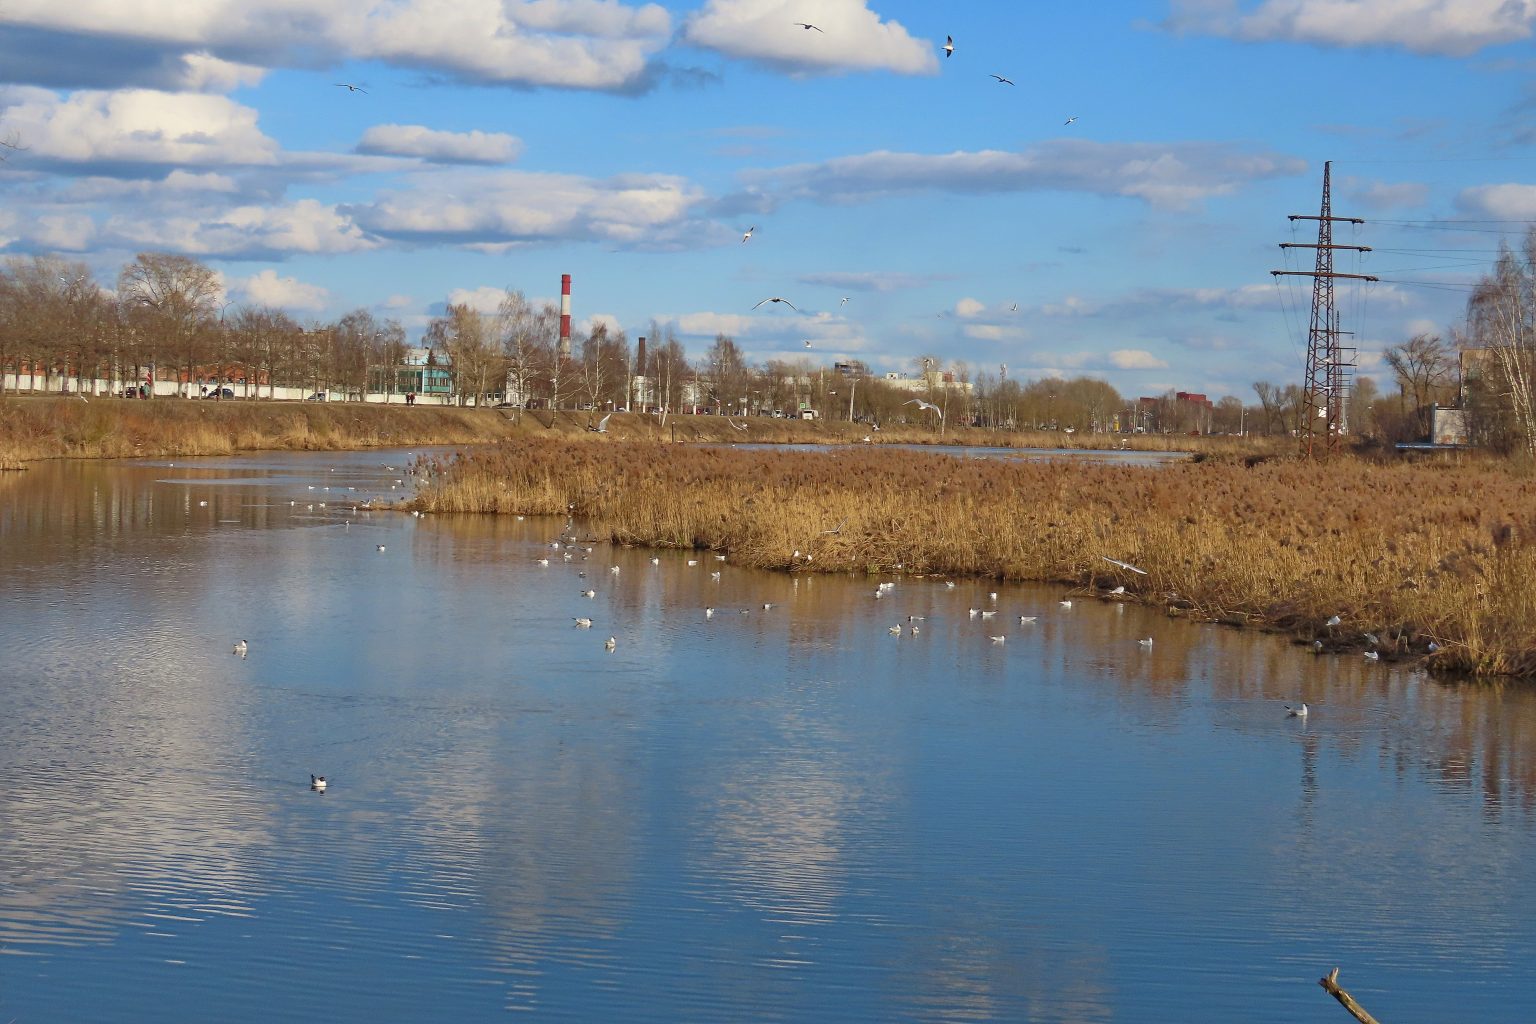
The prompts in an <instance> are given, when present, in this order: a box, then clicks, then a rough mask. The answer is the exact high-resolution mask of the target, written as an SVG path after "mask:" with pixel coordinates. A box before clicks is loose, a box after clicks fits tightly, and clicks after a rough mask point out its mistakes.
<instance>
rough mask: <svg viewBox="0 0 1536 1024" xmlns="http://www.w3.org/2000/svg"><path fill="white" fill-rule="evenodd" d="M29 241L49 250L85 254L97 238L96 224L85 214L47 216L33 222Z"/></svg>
mask: <svg viewBox="0 0 1536 1024" xmlns="http://www.w3.org/2000/svg"><path fill="white" fill-rule="evenodd" d="M27 235H28V240H29V241H31V242H33V243H35V244H37V245H41V246H44V247H45V248H48V249H58V250H61V251H64V252H84V251H85V250H86V249H89V248H90V246H91V243H92V242H94V241H95V238H96V222H95V221H93V220H91V218H90V217H87V216H85V215H84V214H45V215H43V216H41V217H38V218H37V220H36V221H34V222H33V226H32V229H31V230H30V231H29V232H28V233H27Z"/></svg>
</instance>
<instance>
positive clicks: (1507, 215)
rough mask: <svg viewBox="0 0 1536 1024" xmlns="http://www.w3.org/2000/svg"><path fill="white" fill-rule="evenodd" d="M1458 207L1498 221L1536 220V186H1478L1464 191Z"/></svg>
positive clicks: (1458, 198)
mask: <svg viewBox="0 0 1536 1024" xmlns="http://www.w3.org/2000/svg"><path fill="white" fill-rule="evenodd" d="M1456 205H1457V206H1459V207H1461V208H1462V209H1463V210H1466V211H1468V212H1470V213H1482V214H1486V215H1487V216H1488V217H1491V218H1494V219H1496V220H1536V185H1522V184H1515V183H1509V184H1504V185H1478V186H1477V187H1475V188H1469V189H1464V190H1463V191H1462V193H1461V194H1460V195H1459V196H1457V197H1456Z"/></svg>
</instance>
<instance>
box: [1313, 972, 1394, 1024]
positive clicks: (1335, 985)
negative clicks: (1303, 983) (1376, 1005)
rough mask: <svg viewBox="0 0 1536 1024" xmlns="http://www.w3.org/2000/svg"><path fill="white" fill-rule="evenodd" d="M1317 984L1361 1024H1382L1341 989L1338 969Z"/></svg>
mask: <svg viewBox="0 0 1536 1024" xmlns="http://www.w3.org/2000/svg"><path fill="white" fill-rule="evenodd" d="M1317 983H1318V984H1319V985H1321V986H1323V991H1325V992H1327V993H1328V994H1329V995H1331V996H1333V998H1335V999H1337V1000H1338V1001H1339V1005H1340V1006H1342V1007H1344V1009H1346V1010H1348V1011H1349V1013H1350V1015H1351V1016H1352V1017H1354V1018H1355V1020H1357V1021H1359V1022H1360V1024H1380V1021H1378V1020H1377V1019H1376V1018H1375V1017H1372V1016H1371V1015H1370V1014H1368V1013H1366V1012H1365V1007H1363V1006H1361V1005H1360V1004H1359V1003H1357V1002H1355V1001H1354V999H1353V998H1351V997H1350V994H1349V993H1348V992H1345V991H1344V990H1343V989H1342V988H1340V987H1339V969H1338V968H1337V967H1335V968H1334V969H1333V970H1331V971H1329V972H1328V973H1327V974H1326V975H1324V976H1323V977H1321V978H1319V979H1318V980H1317Z"/></svg>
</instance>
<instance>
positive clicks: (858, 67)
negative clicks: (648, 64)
mask: <svg viewBox="0 0 1536 1024" xmlns="http://www.w3.org/2000/svg"><path fill="white" fill-rule="evenodd" d="M797 22H810V23H812V24H814V25H815V26H816V28H817V29H820V30H821V31H816V29H806V28H803V27H801V26H800V25H798V24H796V23H797ZM683 39H684V41H685V42H688V43H692V44H693V45H695V46H700V47H703V48H705V49H708V50H716V51H719V52H720V53H723V54H726V55H727V56H731V57H742V58H746V59H748V60H756V61H761V62H762V63H764V64H769V65H772V66H774V67H779V68H783V69H785V70H788V71H794V72H839V71H870V70H876V69H880V70H886V71H896V72H899V73H901V74H909V75H916V74H925V75H931V74H934V73H935V72H937V71H938V69H939V62H938V60H937V58H936V57H935V56H934V50H933V45H932V44H930V43H926V42H919V41H918V40H916V39H913V38H912V37H911V36H910V35H908V34H907V30H906V29H905V28H903V27H902V25H901V23H900V22H896V21H881V20H880V16H879V15H877V14H876V13H875V12H873V11H871V10H870V9H869V6H868V4H867V2H866V0H818V2H817V3H815V4H811V5H807V4H805V3H802V2H799V0H709V2H708V3H706V4H705V5H704V7H703V9H702V10H699V11H697V12H695V13H694V14H693V15H691V16H690V17H689V18H688V22H687V25H686V26H685V27H684V30H683Z"/></svg>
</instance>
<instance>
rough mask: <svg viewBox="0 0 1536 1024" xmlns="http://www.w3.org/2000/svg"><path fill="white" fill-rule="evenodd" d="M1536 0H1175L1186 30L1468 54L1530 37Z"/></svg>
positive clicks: (1172, 24) (1176, 19) (1173, 24)
mask: <svg viewBox="0 0 1536 1024" xmlns="http://www.w3.org/2000/svg"><path fill="white" fill-rule="evenodd" d="M1533 23H1536V0H1264V2H1262V3H1260V4H1258V5H1257V6H1255V7H1252V8H1248V9H1244V8H1242V7H1240V6H1239V5H1238V4H1237V3H1236V2H1234V0H1176V3H1175V5H1174V14H1173V16H1172V17H1170V18H1169V19H1168V21H1167V22H1166V23H1165V24H1166V25H1167V27H1169V28H1171V29H1173V30H1175V31H1181V32H1196V33H1208V34H1211V35H1219V36H1228V37H1231V38H1235V39H1243V40H1252V41H1265V42H1268V41H1274V40H1279V41H1284V42H1296V43H1314V44H1318V45H1322V46H1391V47H1400V48H1402V49H1406V50H1411V51H1413V52H1415V53H1432V54H1443V55H1447V56H1452V57H1465V56H1467V55H1469V54H1472V53H1476V52H1477V51H1478V50H1481V49H1483V48H1485V47H1489V46H1497V45H1499V44H1502V43H1512V42H1517V41H1519V40H1522V39H1529V38H1530V36H1531V27H1532V24H1533Z"/></svg>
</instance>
